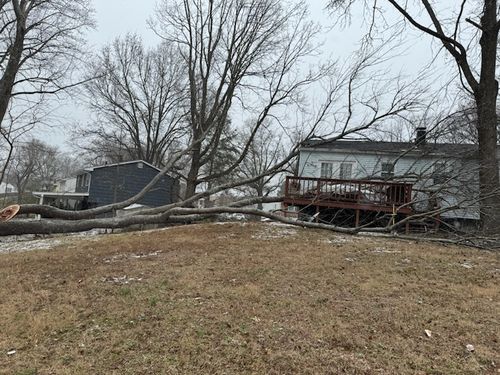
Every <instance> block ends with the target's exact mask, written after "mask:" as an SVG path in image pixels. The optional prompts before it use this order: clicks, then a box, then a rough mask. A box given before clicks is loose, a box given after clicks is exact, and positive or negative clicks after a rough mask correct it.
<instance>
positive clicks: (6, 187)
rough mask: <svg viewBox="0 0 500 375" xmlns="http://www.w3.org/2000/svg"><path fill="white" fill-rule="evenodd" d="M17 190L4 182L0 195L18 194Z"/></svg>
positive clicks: (0, 187)
mask: <svg viewBox="0 0 500 375" xmlns="http://www.w3.org/2000/svg"><path fill="white" fill-rule="evenodd" d="M16 192H17V190H16V188H15V187H14V185H11V184H7V183H5V182H2V183H1V184H0V194H9V193H16Z"/></svg>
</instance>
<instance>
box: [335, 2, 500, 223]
mask: <svg viewBox="0 0 500 375" xmlns="http://www.w3.org/2000/svg"><path fill="white" fill-rule="evenodd" d="M360 1H361V2H363V3H364V4H365V6H366V7H367V9H370V10H371V11H370V13H369V14H371V15H373V19H372V23H371V24H372V25H373V24H374V23H375V17H376V15H381V16H382V17H383V14H384V5H382V4H380V2H378V1H377V0H360ZM354 3H355V1H353V0H330V1H329V4H330V6H331V8H332V9H334V10H338V9H342V10H344V11H345V10H348V9H349V8H350V7H351V6H352V5H353V4H354ZM387 3H389V4H388V5H387V6H388V7H390V8H392V9H394V10H396V11H397V13H398V14H399V15H400V16H401V17H402V18H403V19H404V20H405V22H406V23H407V24H408V25H411V26H412V27H414V28H416V29H417V30H419V31H421V32H422V33H424V34H426V35H428V36H430V37H431V38H432V39H433V40H435V41H437V42H438V43H439V44H440V45H441V46H442V48H443V50H444V51H446V52H447V55H448V56H449V57H451V58H452V60H453V61H454V63H455V64H454V66H456V67H457V68H458V78H459V80H460V83H461V84H462V86H463V88H464V89H465V90H466V91H467V92H468V93H469V94H470V95H471V97H472V98H474V104H475V109H476V115H477V135H478V145H479V159H480V170H479V182H480V199H479V201H480V204H481V221H482V224H483V227H484V229H485V230H486V231H492V232H494V231H496V230H497V229H498V225H499V224H500V179H499V171H498V167H499V166H498V160H497V157H496V155H497V124H498V119H497V110H496V108H497V96H498V81H497V79H496V70H497V56H498V55H497V47H498V33H499V30H500V17H499V12H500V10H499V8H498V4H497V0H481V1H477V2H469V3H468V2H467V0H462V1H457V2H455V3H454V4H453V6H451V5H450V6H447V7H446V8H445V7H442V4H441V5H440V4H438V3H437V2H432V1H429V0H420V1H418V2H407V1H399V0H388V1H387ZM385 21H386V20H384V22H385ZM469 27H472V28H473V30H468V28H469ZM372 31H373V28H370V32H372ZM476 56H477V57H476ZM455 72H456V70H454V71H453V73H452V75H454V74H455Z"/></svg>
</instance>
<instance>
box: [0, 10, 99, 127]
mask: <svg viewBox="0 0 500 375" xmlns="http://www.w3.org/2000/svg"><path fill="white" fill-rule="evenodd" d="M89 4H90V3H89V1H88V0H71V1H70V0H4V1H1V2H0V30H1V34H0V124H3V119H4V117H5V115H6V113H7V110H8V108H9V103H10V101H11V100H12V98H14V97H21V96H23V97H26V95H40V94H44V93H57V92H60V91H62V90H64V89H65V88H67V87H68V86H71V84H68V83H65V82H64V79H65V78H66V76H67V74H68V73H69V72H70V71H71V69H72V67H74V65H75V60H76V59H77V56H78V52H79V51H80V47H81V45H82V32H83V30H84V29H85V28H87V27H89V26H91V25H92V20H91V18H90V16H91V8H90V5H89Z"/></svg>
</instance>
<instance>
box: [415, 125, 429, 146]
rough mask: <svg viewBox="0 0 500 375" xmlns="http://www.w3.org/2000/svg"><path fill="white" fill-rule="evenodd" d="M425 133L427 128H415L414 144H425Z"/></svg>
mask: <svg viewBox="0 0 500 375" xmlns="http://www.w3.org/2000/svg"><path fill="white" fill-rule="evenodd" d="M426 135H427V128H425V127H419V128H417V138H416V139H415V144H416V145H417V146H421V145H425V143H426Z"/></svg>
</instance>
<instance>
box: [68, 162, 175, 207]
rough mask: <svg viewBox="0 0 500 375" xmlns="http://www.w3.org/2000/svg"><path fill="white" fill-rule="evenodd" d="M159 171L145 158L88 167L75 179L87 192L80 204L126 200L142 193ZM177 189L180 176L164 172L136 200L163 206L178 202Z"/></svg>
mask: <svg viewBox="0 0 500 375" xmlns="http://www.w3.org/2000/svg"><path fill="white" fill-rule="evenodd" d="M158 172H160V169H159V168H156V167H155V166H153V165H151V164H149V163H147V162H145V161H143V160H133V161H128V162H123V163H117V164H107V165H102V166H99V167H93V168H87V169H85V170H84V171H83V172H81V173H80V174H78V176H77V180H76V189H75V190H76V193H88V198H87V201H84V202H83V207H81V208H93V207H99V206H104V205H107V204H111V203H116V202H121V201H124V200H125V199H128V198H130V197H132V196H134V195H135V194H137V193H139V192H140V191H141V190H142V189H143V188H144V187H145V186H146V185H147V184H148V183H149V182H150V181H151V180H152V179H153V178H154V177H155V176H156V175H157V174H158ZM178 193H179V182H178V180H177V179H175V178H173V177H171V176H169V175H164V176H162V178H161V179H160V181H158V182H157V183H156V185H155V186H154V187H153V188H152V189H151V190H150V191H148V192H147V193H146V195H145V196H144V197H143V198H142V199H141V200H139V201H138V202H137V203H138V204H141V205H144V206H149V207H158V206H163V205H166V204H170V203H173V202H176V201H177V197H178ZM85 206H86V207H85Z"/></svg>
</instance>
